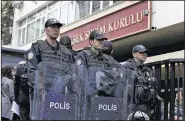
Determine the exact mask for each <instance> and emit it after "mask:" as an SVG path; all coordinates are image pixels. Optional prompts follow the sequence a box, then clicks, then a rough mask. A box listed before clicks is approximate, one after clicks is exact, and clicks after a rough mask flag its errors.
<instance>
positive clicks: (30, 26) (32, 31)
mask: <svg viewBox="0 0 185 121" xmlns="http://www.w3.org/2000/svg"><path fill="white" fill-rule="evenodd" d="M34 35H35V21H33V22H32V23H30V24H28V26H27V34H26V42H29V41H30V40H32V39H34Z"/></svg>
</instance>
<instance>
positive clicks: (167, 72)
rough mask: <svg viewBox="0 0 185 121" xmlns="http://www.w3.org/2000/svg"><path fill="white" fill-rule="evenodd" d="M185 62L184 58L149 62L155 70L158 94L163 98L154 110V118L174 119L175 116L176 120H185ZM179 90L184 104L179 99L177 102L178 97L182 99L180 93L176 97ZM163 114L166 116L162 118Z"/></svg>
mask: <svg viewBox="0 0 185 121" xmlns="http://www.w3.org/2000/svg"><path fill="white" fill-rule="evenodd" d="M184 64H185V60H184V59H169V60H164V61H158V62H152V63H148V64H147V65H148V66H149V67H150V68H151V69H153V70H154V72H155V76H156V78H157V80H158V94H159V96H160V97H162V98H163V102H159V103H158V105H157V107H156V109H155V111H154V114H155V115H154V116H153V119H154V120H174V118H175V117H176V119H175V120H185V100H184V97H185V89H184V88H185V80H184V76H185V71H184V70H185V69H184ZM161 76H163V78H162V77H161ZM161 90H163V91H161ZM177 92H182V104H179V101H177V102H175V100H176V99H177V100H179V99H180V96H179V95H178V96H177V97H176V93H177ZM162 103H163V104H164V107H163V106H162ZM169 106H170V107H169ZM179 110H181V111H179ZM162 116H163V117H164V118H161V117H162Z"/></svg>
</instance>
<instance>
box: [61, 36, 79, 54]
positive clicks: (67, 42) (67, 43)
mask: <svg viewBox="0 0 185 121" xmlns="http://www.w3.org/2000/svg"><path fill="white" fill-rule="evenodd" d="M59 43H60V44H62V45H64V46H65V47H66V48H67V49H68V50H69V51H70V52H71V53H72V54H73V55H74V56H76V55H77V52H76V51H75V50H73V48H72V45H71V38H70V37H69V36H62V37H61V38H60V40H59Z"/></svg>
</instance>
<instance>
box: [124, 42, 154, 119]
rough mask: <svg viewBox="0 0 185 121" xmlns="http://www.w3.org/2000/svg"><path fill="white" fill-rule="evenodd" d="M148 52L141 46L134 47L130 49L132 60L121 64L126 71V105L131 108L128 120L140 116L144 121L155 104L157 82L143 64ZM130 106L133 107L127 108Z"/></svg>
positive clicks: (151, 72)
mask: <svg viewBox="0 0 185 121" xmlns="http://www.w3.org/2000/svg"><path fill="white" fill-rule="evenodd" d="M148 52H149V50H148V49H146V48H145V47H144V46H143V45H136V46H134V47H133V49H132V55H133V58H132V59H128V60H127V61H126V62H125V63H124V64H123V68H125V69H126V70H127V73H125V74H126V80H128V81H127V83H126V86H127V87H128V88H127V89H128V90H127V91H126V90H125V93H128V100H127V101H128V102H127V104H128V108H131V109H130V111H131V112H130V115H129V114H127V116H128V115H129V116H128V119H129V120H133V119H137V118H138V116H142V115H145V116H144V117H145V118H144V117H143V118H144V119H145V120H146V117H150V111H151V110H153V109H154V108H155V106H156V104H157V81H156V78H155V77H154V73H153V71H152V70H151V69H150V68H149V67H148V66H146V65H145V64H144V62H145V61H146V59H147V53H148ZM130 105H133V107H129V106H130ZM132 111H133V112H132ZM128 112H129V111H128ZM140 119H142V117H141V118H140ZM147 119H148V118H147Z"/></svg>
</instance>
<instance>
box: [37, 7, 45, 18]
mask: <svg viewBox="0 0 185 121" xmlns="http://www.w3.org/2000/svg"><path fill="white" fill-rule="evenodd" d="M46 11H47V7H44V8H42V9H41V10H39V11H38V12H37V15H36V17H40V16H43V15H44V14H45V13H46Z"/></svg>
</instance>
